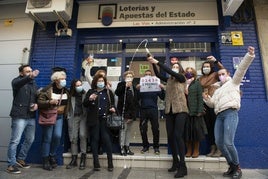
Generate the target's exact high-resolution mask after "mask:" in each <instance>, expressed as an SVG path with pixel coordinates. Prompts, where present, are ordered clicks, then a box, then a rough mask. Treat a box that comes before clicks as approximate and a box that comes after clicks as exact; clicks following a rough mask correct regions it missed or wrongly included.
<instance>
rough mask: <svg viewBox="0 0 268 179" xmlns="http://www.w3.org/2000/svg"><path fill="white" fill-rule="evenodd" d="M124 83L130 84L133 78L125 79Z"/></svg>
mask: <svg viewBox="0 0 268 179" xmlns="http://www.w3.org/2000/svg"><path fill="white" fill-rule="evenodd" d="M125 81H126V82H132V81H133V78H131V77H127V78H126V79H125Z"/></svg>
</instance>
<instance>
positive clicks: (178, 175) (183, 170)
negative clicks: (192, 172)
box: [174, 162, 187, 178]
mask: <svg viewBox="0 0 268 179" xmlns="http://www.w3.org/2000/svg"><path fill="white" fill-rule="evenodd" d="M185 175H187V167H186V164H185V162H180V164H179V168H178V170H177V173H176V174H175V176H174V178H182V177H184V176H185Z"/></svg>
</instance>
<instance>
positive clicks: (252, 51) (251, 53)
mask: <svg viewBox="0 0 268 179" xmlns="http://www.w3.org/2000/svg"><path fill="white" fill-rule="evenodd" d="M254 51H255V48H254V47H252V46H249V47H248V53H249V54H250V55H254V54H255V52H254Z"/></svg>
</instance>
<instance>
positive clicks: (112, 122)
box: [106, 113, 123, 130]
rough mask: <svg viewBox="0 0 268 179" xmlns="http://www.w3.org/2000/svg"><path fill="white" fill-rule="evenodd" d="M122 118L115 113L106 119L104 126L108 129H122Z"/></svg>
mask: <svg viewBox="0 0 268 179" xmlns="http://www.w3.org/2000/svg"><path fill="white" fill-rule="evenodd" d="M122 121H123V119H122V116H119V115H117V113H112V114H110V115H108V116H107V118H106V125H107V127H108V128H109V129H113V130H118V129H122V126H123V125H122Z"/></svg>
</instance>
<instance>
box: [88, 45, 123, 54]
mask: <svg viewBox="0 0 268 179" xmlns="http://www.w3.org/2000/svg"><path fill="white" fill-rule="evenodd" d="M84 53H88V54H111V53H122V44H120V43H115V44H87V45H85V46H84Z"/></svg>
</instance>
